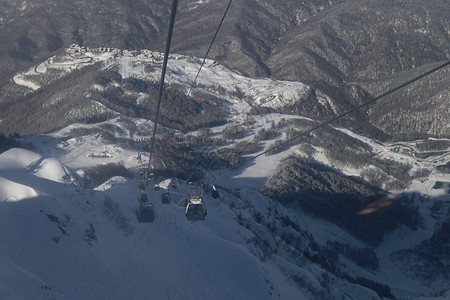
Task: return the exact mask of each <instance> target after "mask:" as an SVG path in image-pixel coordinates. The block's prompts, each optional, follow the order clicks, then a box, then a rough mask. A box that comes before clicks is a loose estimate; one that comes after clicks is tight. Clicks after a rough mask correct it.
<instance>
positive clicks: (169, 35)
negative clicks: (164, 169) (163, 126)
mask: <svg viewBox="0 0 450 300" xmlns="http://www.w3.org/2000/svg"><path fill="white" fill-rule="evenodd" d="M177 6H178V0H173V2H172V10H171V13H170V21H169V30H168V33H167V41H166V51H165V52H164V61H163V66H162V72H161V81H160V85H159V94H158V104H157V106H156V116H155V122H154V125H153V135H152V140H151V144H150V157H149V160H148V171H149V172H150V168H151V162H152V155H153V147H154V146H155V136H156V126H157V124H158V118H159V110H160V107H161V98H162V93H163V90H164V78H165V77H166V69H167V61H168V59H169V51H170V42H171V41H172V32H173V25H174V23H175V15H176V13H177Z"/></svg>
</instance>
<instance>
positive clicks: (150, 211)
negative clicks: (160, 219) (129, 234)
mask: <svg viewBox="0 0 450 300" xmlns="http://www.w3.org/2000/svg"><path fill="white" fill-rule="evenodd" d="M136 216H137V219H138V221H139V223H152V222H153V221H154V220H155V208H154V207H153V204H152V203H151V202H149V201H148V198H147V194H145V193H142V194H140V195H139V207H138V208H137V211H136Z"/></svg>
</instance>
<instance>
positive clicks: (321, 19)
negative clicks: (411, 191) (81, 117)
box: [0, 0, 450, 139]
mask: <svg viewBox="0 0 450 300" xmlns="http://www.w3.org/2000/svg"><path fill="white" fill-rule="evenodd" d="M0 4H1V6H2V7H5V8H6V9H5V10H4V11H3V12H2V17H1V23H0V24H1V26H0V37H1V39H2V40H3V41H5V42H4V43H2V46H0V66H1V67H2V70H3V72H2V75H1V78H0V95H1V97H0V101H5V99H9V98H10V97H14V96H15V95H17V94H18V93H19V94H21V93H22V92H23V91H22V90H17V89H14V88H11V86H8V85H7V83H8V80H9V79H10V78H11V76H13V75H14V74H15V73H17V72H19V71H23V70H24V69H26V68H28V67H31V66H32V65H36V64H37V63H40V62H42V61H43V60H45V59H47V58H48V57H50V56H53V55H55V54H58V53H61V51H62V50H63V49H64V48H67V47H68V46H69V45H71V44H72V43H76V44H79V45H84V46H88V47H104V46H108V47H111V46H112V47H116V48H121V49H128V50H132V49H135V50H140V49H152V50H157V51H161V50H162V49H163V43H164V40H165V28H166V22H167V20H168V10H169V4H168V3H164V2H162V1H156V2H155V1H152V2H151V3H148V2H145V1H137V0H135V1H132V2H126V3H125V2H122V1H114V2H110V3H108V5H106V4H105V3H103V2H102V1H93V2H92V1H91V2H89V3H88V4H86V3H84V2H83V1H77V2H74V3H66V2H54V1H43V0H40V1H34V2H33V3H29V2H27V1H7V0H2V1H1V2H0ZM224 8H225V7H224V3H222V1H217V0H215V1H202V2H198V1H187V2H183V3H180V7H179V10H178V16H177V24H176V26H175V33H174V40H173V47H172V51H173V52H174V53H180V54H186V55H189V56H200V57H201V56H203V55H204V53H205V51H206V49H207V46H208V45H209V41H210V39H211V37H212V35H213V33H214V31H213V28H215V27H216V26H217V23H218V20H220V17H221V15H222V13H223V10H224ZM94 12H95V13H94ZM136 12H139V13H136ZM449 12H450V7H449V3H448V1H443V0H440V1H434V2H432V3H431V2H429V1H409V0H402V1H395V2H392V1H376V2H373V1H360V0H346V1H303V2H302V3H298V2H297V1H292V0H284V1H283V2H282V3H281V2H279V1H267V0H266V1H234V2H233V5H232V6H231V9H230V12H229V14H228V16H227V18H226V19H225V23H224V26H223V28H222V30H221V32H220V34H219V36H218V40H217V42H216V44H215V45H214V47H213V48H212V52H211V55H210V58H212V59H214V60H216V61H218V62H220V63H222V64H225V65H228V66H229V67H232V68H234V69H236V70H239V71H240V72H242V73H243V74H245V75H247V76H253V77H254V76H258V77H271V78H273V79H279V80H292V81H299V82H303V83H305V84H307V85H309V86H311V87H312V88H313V89H317V90H320V91H321V92H322V93H324V94H325V95H326V97H328V98H331V99H333V101H334V102H335V103H336V105H338V107H339V109H340V110H339V111H342V110H346V109H348V108H350V107H353V106H354V105H356V104H359V103H361V102H362V101H365V100H368V99H370V98H371V97H375V96H377V95H378V94H380V92H382V91H384V90H386V89H387V88H389V87H392V86H394V85H395V84H397V83H399V82H404V81H406V80H407V79H408V78H411V76H413V74H415V73H417V71H421V70H426V69H429V68H431V67H432V66H433V64H435V63H438V62H442V61H445V60H448V59H449V56H450V55H449V52H448V51H449V50H448V49H449V47H448V45H449V36H448V32H449V26H450V25H449V21H448V18H447V16H448V14H449ZM186 37H189V38H186ZM416 70H417V71H416ZM430 80H431V81H429V84H424V85H417V86H415V87H414V88H413V89H410V90H409V92H408V94H407V95H402V96H401V98H405V97H407V98H408V99H412V100H413V102H414V103H413V104H410V105H409V104H408V102H409V101H406V100H401V101H400V102H402V103H403V105H402V106H403V107H405V108H404V110H398V109H394V110H389V112H390V114H386V113H385V112H384V111H378V110H374V111H372V110H371V111H369V112H368V114H366V113H365V112H360V113H357V114H355V115H354V116H353V117H352V118H353V120H356V122H357V123H361V122H362V121H364V120H369V121H370V122H371V124H372V125H374V126H375V127H377V128H378V129H381V130H382V131H384V132H385V133H386V134H387V135H388V136H391V137H392V138H394V139H405V138H407V139H415V138H425V137H428V136H429V135H431V136H435V137H448V136H449V133H448V128H447V126H445V124H443V125H440V126H438V127H437V128H436V126H435V125H432V123H433V121H431V120H432V119H436V118H442V119H443V120H445V119H448V109H447V108H446V107H447V106H446V101H445V99H446V98H448V88H447V87H448V70H447V71H446V70H443V71H442V72H441V73H440V74H436V75H435V76H434V77H433V78H432V79H430ZM430 84H431V87H430ZM390 102H396V101H390ZM420 103H426V105H421V104H420ZM394 105H395V104H394ZM440 112H442V113H440ZM419 114H420V115H419ZM410 116H413V117H412V118H413V119H414V120H415V121H414V122H411V121H408V120H407V119H408V118H409V117H410ZM433 126H434V127H433ZM431 127H433V128H431ZM370 131H372V134H376V133H374V132H373V131H374V130H373V129H370ZM430 132H431V133H430Z"/></svg>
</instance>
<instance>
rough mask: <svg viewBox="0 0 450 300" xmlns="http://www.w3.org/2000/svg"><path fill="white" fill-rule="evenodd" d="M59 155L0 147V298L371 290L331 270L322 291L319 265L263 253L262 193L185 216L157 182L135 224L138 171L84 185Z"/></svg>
mask: <svg viewBox="0 0 450 300" xmlns="http://www.w3.org/2000/svg"><path fill="white" fill-rule="evenodd" d="M99 146H100V145H99ZM46 161H49V162H51V163H45V162H46ZM56 162H57V161H56V159H46V158H44V157H42V156H41V155H39V154H37V153H34V152H31V151H28V150H23V149H11V150H9V151H7V152H5V153H3V154H1V155H0V165H1V169H0V180H1V182H2V184H1V185H0V195H1V200H0V236H1V240H2V243H0V265H1V266H2V268H0V278H1V279H2V280H0V295H1V296H2V299H3V298H4V299H27V298H29V296H30V295H33V298H35V299H111V298H114V299H124V298H126V299H147V298H148V297H151V298H155V299H211V298H215V299H216V298H217V299H272V298H277V299H279V298H281V299H308V298H311V297H312V296H311V295H314V294H315V293H319V294H322V295H327V297H329V298H336V299H340V295H343V293H344V292H345V293H347V294H351V295H356V296H357V295H365V296H364V297H365V298H366V297H369V295H370V298H373V299H376V298H377V297H376V296H375V295H376V294H374V292H372V291H369V290H367V289H364V288H362V287H359V286H356V285H352V284H348V283H345V282H342V281H341V280H339V279H337V278H334V279H333V281H334V283H333V284H334V285H335V286H336V287H339V288H337V290H333V291H328V292H325V290H326V288H325V286H324V284H325V282H324V281H323V279H322V276H323V274H324V273H326V272H325V271H323V270H320V269H317V267H316V266H315V265H313V264H311V263H309V262H307V261H305V262H304V263H302V264H301V265H298V264H297V265H295V264H292V262H289V260H287V259H286V257H283V255H277V254H274V252H273V251H269V252H267V249H266V248H265V246H264V247H262V244H260V243H259V242H257V241H258V240H260V239H261V238H262V239H264V240H266V241H272V242H269V243H271V246H270V247H271V248H274V249H276V248H277V247H278V246H277V242H276V240H274V239H273V238H272V237H271V234H270V231H267V229H264V227H260V225H257V223H256V222H255V221H253V220H252V218H253V215H254V213H256V212H257V211H260V212H261V213H264V214H268V208H269V210H270V207H273V209H274V208H275V207H278V208H277V209H279V210H280V213H281V211H283V210H284V208H282V207H280V206H279V205H277V204H276V203H273V202H271V201H270V200H269V199H268V198H266V197H264V196H262V195H260V194H259V193H255V192H253V191H247V192H245V191H242V192H241V196H239V197H238V196H236V195H233V194H229V193H227V192H225V191H223V190H220V191H221V198H219V199H214V198H212V197H210V196H206V197H205V203H206V205H207V208H208V217H207V219H206V220H205V221H204V222H197V223H190V222H188V221H187V220H186V219H185V216H184V208H183V207H182V204H180V203H171V204H162V203H161V201H160V196H161V193H162V192H163V191H164V189H162V190H161V191H153V190H148V191H147V193H148V195H149V199H151V200H152V201H153V203H154V205H155V210H156V220H155V222H154V223H152V224H139V223H138V222H137V220H136V218H135V215H134V208H135V207H136V204H137V199H136V198H137V181H136V180H134V179H125V178H123V177H113V178H111V179H110V180H108V181H107V182H105V183H104V184H102V185H100V186H99V187H97V188H95V189H92V190H88V189H85V188H84V187H83V186H82V184H80V183H78V182H79V178H77V175H76V174H74V173H70V171H68V170H69V168H67V167H64V166H63V165H62V164H61V163H56ZM67 174H68V176H66V177H65V178H68V177H70V178H71V179H69V180H67V179H65V180H63V179H62V176H64V175H67ZM18 186H20V187H22V188H18ZM28 190H33V191H35V192H34V193H28V194H27V193H26V191H28ZM11 199H15V201H12V200H11ZM272 211H273V210H272ZM285 213H289V212H285ZM239 220H240V221H239ZM243 220H244V221H245V222H244V223H245V224H246V226H243V225H242V224H241V222H242V221H243ZM251 224H253V225H251ZM258 228H259V229H258ZM261 247H262V248H261ZM264 249H265V250H264ZM294 274H296V275H295V276H294ZM300 274H303V275H300ZM289 278H296V279H295V280H296V281H297V282H296V281H292V279H289Z"/></svg>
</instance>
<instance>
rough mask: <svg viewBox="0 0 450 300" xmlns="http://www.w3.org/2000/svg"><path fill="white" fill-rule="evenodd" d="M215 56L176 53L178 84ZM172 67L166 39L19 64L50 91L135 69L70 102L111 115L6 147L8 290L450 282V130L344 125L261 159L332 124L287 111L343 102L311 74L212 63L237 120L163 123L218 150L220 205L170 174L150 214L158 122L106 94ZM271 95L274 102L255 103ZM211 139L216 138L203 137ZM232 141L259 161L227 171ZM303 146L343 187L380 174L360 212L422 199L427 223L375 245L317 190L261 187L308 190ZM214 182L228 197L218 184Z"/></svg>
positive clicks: (416, 291) (296, 295)
mask: <svg viewBox="0 0 450 300" xmlns="http://www.w3.org/2000/svg"><path fill="white" fill-rule="evenodd" d="M199 64H200V61H199V60H198V59H196V58H190V57H186V56H181V55H172V56H171V59H170V62H169V73H168V77H167V83H168V85H169V86H170V85H177V86H180V87H181V88H182V90H184V91H188V90H189V88H190V85H191V80H192V78H193V77H194V76H195V73H196V71H197V70H198V66H199ZM160 66H161V55H160V54H159V53H156V52H150V51H141V52H140V53H137V52H135V53H131V52H126V51H125V52H124V51H121V50H118V49H86V48H80V47H78V46H73V47H71V48H70V49H68V50H67V55H64V56H59V57H53V58H51V59H49V60H47V61H44V62H42V63H40V64H38V65H36V66H34V67H33V68H31V69H29V70H28V71H25V72H21V73H19V74H16V75H15V76H14V77H13V81H14V82H15V83H16V84H17V85H21V86H22V87H23V88H26V89H27V90H30V91H31V90H33V89H43V90H45V87H47V86H49V85H51V84H52V82H56V81H57V80H60V78H64V76H65V75H68V76H70V75H71V74H75V75H80V74H81V75H83V73H82V72H84V71H83V70H86V68H89V67H92V68H94V67H95V68H99V70H100V72H105V73H106V72H108V71H111V70H117V73H118V74H119V75H120V76H116V74H115V73H114V74H113V77H114V76H116V77H117V78H120V80H119V79H118V80H116V79H113V80H111V79H110V78H107V80H106V81H105V83H103V82H101V84H99V83H97V82H95V81H92V82H89V85H86V88H85V89H84V90H81V91H79V92H81V93H82V94H83V97H84V99H86V101H87V103H88V105H89V106H86V107H82V108H83V109H81V108H80V107H74V108H73V109H72V110H71V111H70V116H83V114H86V113H89V112H94V114H99V113H105V114H107V115H108V119H107V120H105V121H103V122H94V123H91V124H79V123H75V124H71V125H69V126H67V127H64V128H63V129H60V130H58V131H55V132H53V133H48V134H41V135H33V136H29V137H24V138H22V141H24V142H28V143H32V144H33V145H34V148H33V149H31V150H24V149H18V148H14V149H10V150H8V151H6V152H4V153H2V154H0V239H1V243H0V266H1V267H0V298H1V299H3V298H5V299H8V298H11V299H27V298H29V297H30V295H33V298H38V299H48V298H54V299H79V298H86V299H107V298H108V299H109V298H119V299H122V298H131V299H146V298H149V297H150V298H152V297H154V298H156V299H171V298H175V299H210V298H219V299H230V298H231V299H272V298H278V299H379V298H382V297H384V298H393V297H396V298H400V299H414V298H419V297H430V298H434V299H445V298H446V297H448V296H450V295H449V294H448V293H449V292H448V290H449V288H450V286H449V284H448V276H449V271H448V266H449V263H448V255H446V254H445V250H446V249H448V245H447V244H445V241H446V238H447V237H448V232H447V231H446V230H447V229H446V228H447V227H446V224H448V222H449V214H448V209H449V203H450V197H449V182H450V178H449V173H448V165H449V162H450V154H449V151H448V143H449V141H448V140H447V139H429V140H417V141H409V142H395V143H383V142H380V141H377V140H374V139H371V138H369V137H366V136H364V135H362V134H357V133H355V132H353V131H351V130H349V129H347V128H342V127H336V128H333V127H328V128H326V129H324V130H321V131H317V132H313V134H312V135H311V136H310V137H308V138H307V139H306V140H300V141H298V142H296V143H290V144H288V145H285V146H284V147H282V148H280V149H278V150H277V151H276V153H271V155H266V156H260V157H258V158H256V159H252V156H254V155H257V154H259V153H261V152H262V151H264V150H266V149H268V148H269V147H271V146H272V145H274V144H276V143H277V142H282V141H285V140H286V139H287V138H289V137H290V136H291V135H295V134H296V133H298V132H300V131H302V130H305V129H308V128H309V127H310V126H311V125H312V124H316V123H315V122H316V119H314V118H312V117H311V116H309V117H305V116H301V115H299V114H294V113H292V114H291V113H289V111H284V113H283V114H282V113H277V112H274V110H283V109H284V108H290V107H291V106H292V105H293V104H298V103H305V102H307V101H313V102H314V103H315V107H323V109H326V110H327V111H330V112H332V113H333V112H334V113H336V112H338V111H339V109H340V108H339V107H338V104H336V103H335V102H333V100H332V99H330V98H327V97H326V96H324V94H322V93H321V91H320V90H313V89H312V88H311V87H309V86H307V85H305V84H303V83H300V82H289V81H274V80H270V79H252V78H247V77H245V76H243V75H242V74H240V73H238V72H236V71H233V70H229V69H228V68H226V67H224V66H221V65H220V64H217V63H216V62H214V61H207V64H206V65H205V68H204V70H203V71H202V73H201V76H200V77H199V80H198V83H197V86H196V87H195V88H194V92H195V93H196V94H195V95H197V96H198V95H212V96H214V97H216V98H215V99H216V100H215V101H217V102H214V103H217V106H220V109H221V110H223V111H225V112H226V117H225V122H224V123H223V124H219V125H217V126H216V125H214V126H210V128H209V130H210V131H209V132H207V134H206V135H205V134H204V132H203V133H202V130H201V129H200V130H192V131H190V132H187V133H182V132H180V131H179V130H176V129H173V128H169V127H168V126H162V127H161V128H162V131H161V134H160V136H161V138H163V137H164V136H169V137H170V139H171V140H173V141H175V142H178V143H188V141H190V142H189V143H191V144H186V145H190V146H189V149H193V151H194V153H197V154H202V155H204V156H203V158H210V157H211V156H212V157H213V159H212V160H211V163H209V162H210V161H207V162H205V161H203V162H204V163H203V164H202V166H203V167H205V168H206V169H207V172H206V177H205V195H204V201H205V205H206V207H207V210H208V215H207V218H206V220H205V221H204V222H200V221H199V222H194V223H191V222H189V221H187V220H186V217H185V215H184V202H183V197H181V198H179V197H178V198H177V197H173V198H172V199H176V201H173V200H172V202H171V203H169V204H164V203H162V201H161V200H162V197H163V195H164V194H165V193H167V192H169V194H170V193H173V188H172V190H171V187H173V186H175V187H177V189H178V190H181V191H183V188H182V186H183V184H184V183H183V180H181V179H180V178H175V177H171V176H166V177H165V178H159V179H155V182H153V183H155V184H158V186H159V187H160V189H157V190H154V189H152V188H151V187H148V188H147V189H146V193H147V195H148V198H149V199H150V201H151V202H152V203H153V204H154V206H155V213H156V218H155V221H154V223H151V224H140V223H138V222H137V219H136V216H135V209H136V207H137V205H138V186H139V179H138V178H139V176H138V173H139V169H140V168H141V167H142V166H146V165H147V163H148V154H147V152H146V150H145V149H146V148H145V145H146V142H147V141H148V139H149V137H150V128H152V126H153V124H152V122H150V121H148V120H145V119H142V118H136V117H126V116H125V115H124V114H123V113H119V112H118V111H115V110H114V109H112V108H111V107H107V106H105V104H103V103H100V100H101V99H100V98H96V95H99V94H101V92H103V91H107V90H108V89H111V90H114V89H117V90H121V89H122V90H123V94H122V95H125V96H124V97H126V96H130V99H133V101H135V102H133V105H136V106H137V107H139V105H140V103H141V102H140V101H144V100H143V99H144V98H145V93H144V92H142V91H140V88H139V90H132V89H129V87H128V86H127V84H128V83H127V79H129V78H133V79H134V80H136V81H132V82H133V83H139V84H141V82H140V81H139V80H141V81H142V82H144V81H146V80H147V81H148V82H151V81H155V80H157V79H158V78H159V74H160ZM96 70H97V69H96ZM77 71H79V72H80V73H76V72H77ZM87 74H88V73H87ZM102 74H103V73H102ZM85 76H87V75H85ZM71 78H72V80H75V79H74V78H75V77H71ZM89 78H90V77H89ZM96 91H97V92H98V93H99V94H95V93H96ZM148 93H149V92H147V94H148ZM66 99H67V98H65V96H64V95H63V94H59V96H57V95H52V97H51V98H50V99H48V101H46V102H44V103H45V106H46V107H48V106H52V105H54V106H58V105H62V103H65V102H66V101H65V100H66ZM127 99H128V98H127ZM217 99H218V100H217ZM69 100H70V99H69ZM199 101H200V100H199ZM202 101H203V100H202ZM205 101H206V100H205ZM199 103H200V102H199ZM255 109H256V110H258V109H259V110H261V111H259V112H256V114H255V112H254V110H255ZM264 109H269V110H267V111H266V110H264ZM271 109H273V110H271ZM319 117H320V116H318V118H319ZM236 128H237V129H236ZM203 129H204V128H203ZM235 129H236V130H235ZM230 132H231V133H230ZM226 133H227V134H226ZM205 136H206V137H205ZM226 136H231V137H226ZM200 137H205V138H208V139H210V140H211V141H212V142H211V143H212V144H214V142H215V143H216V144H215V146H208V147H206V145H203V144H201V145H197V144H198V143H199V142H198V141H197V142H196V139H199V138H200ZM192 140H193V141H192ZM196 143H197V144H196ZM164 145H165V146H166V147H167V148H169V147H170V146H171V145H172V144H164ZM208 145H209V144H208ZM239 145H244V149H243V150H242V149H241V148H239V147H242V146H239ZM249 145H253V146H254V147H253V148H252V147H251V146H249ZM163 148H164V147H163ZM250 148H251V149H252V150H251V151H250V150H249V149H250ZM230 149H235V151H236V152H237V153H238V154H239V156H241V157H242V158H244V159H246V160H248V161H247V162H245V163H243V164H239V165H237V167H236V168H235V169H231V170H226V172H222V171H223V170H218V169H215V168H214V162H216V161H222V160H226V158H227V156H226V155H222V154H221V152H220V151H224V152H225V153H227V152H226V151H230ZM240 149H241V150H240ZM336 149H337V150H336ZM163 150H164V149H163ZM163 150H161V149H160V155H161V156H162V157H161V159H162V161H164V162H165V163H167V164H168V163H169V161H170V159H169V154H170V153H169V152H167V151H166V152H164V151H163ZM164 155H167V157H164ZM221 155H222V156H221ZM217 157H220V159H216V158H217ZM289 157H295V158H299V157H302V158H303V159H304V160H305V161H314V163H320V164H322V165H324V166H326V168H333V169H334V170H339V173H336V172H335V171H333V172H335V173H332V172H331V171H330V172H329V171H328V169H324V170H319V171H320V172H322V173H320V172H319V171H317V172H318V174H319V175H321V176H325V175H327V176H328V175H329V174H335V175H333V176H334V177H331V175H329V176H330V178H331V179H330V180H329V181H325V184H324V185H326V184H329V186H330V188H332V189H334V190H336V191H338V190H342V189H344V190H345V189H348V191H351V192H352V193H353V192H355V191H356V192H357V191H358V189H357V188H354V187H352V185H354V186H356V187H359V186H368V184H367V183H361V179H364V180H366V181H368V182H370V183H371V184H372V187H373V186H375V187H377V189H378V190H376V191H377V193H378V192H380V194H375V195H377V196H378V195H380V196H383V198H382V199H377V201H373V202H370V203H365V204H364V205H366V204H367V205H366V206H364V207H363V208H362V209H361V211H360V214H359V215H367V216H368V218H370V216H371V214H372V213H374V214H373V215H376V212H377V211H388V212H389V209H390V207H397V206H395V204H396V203H400V204H401V205H404V206H398V207H400V208H408V209H411V210H412V211H415V212H417V215H418V216H419V217H420V218H418V220H416V221H417V224H416V225H417V226H416V227H414V226H409V227H408V226H405V225H401V224H403V223H401V222H400V223H399V224H397V223H396V226H397V225H398V226H397V227H395V228H394V229H393V230H389V231H387V233H386V235H384V238H383V239H382V241H381V242H380V243H378V244H376V245H373V244H371V243H370V240H369V239H364V237H361V236H358V237H355V235H354V234H350V233H349V232H348V231H347V230H348V228H346V227H345V226H341V227H339V226H337V225H336V224H338V225H339V222H336V221H335V220H329V219H328V220H327V218H326V216H323V215H320V214H317V213H314V212H311V211H307V210H305V208H304V207H303V206H302V202H301V201H299V202H298V203H297V202H296V203H291V204H287V203H285V202H283V200H284V199H279V198H278V197H272V198H270V197H268V196H266V195H264V194H263V193H261V191H264V190H267V189H268V188H272V190H271V191H272V192H275V194H276V195H282V193H281V192H282V191H278V190H277V189H276V188H275V189H273V186H274V185H273V184H272V183H274V182H277V180H280V178H281V181H280V183H281V184H280V185H279V186H283V185H284V184H287V190H288V191H289V190H290V189H291V190H292V191H294V189H295V190H296V191H300V192H301V191H302V190H301V184H297V185H289V182H290V181H289V180H290V179H292V178H294V179H297V178H296V177H295V176H296V174H295V173H293V174H291V175H290V176H291V177H288V178H286V177H285V174H284V173H283V170H284V169H283V168H281V167H280V166H282V162H283V161H284V159H286V158H289ZM230 161H231V160H230ZM105 165H106V166H107V167H104V166H105ZM180 165H182V162H180ZM102 166H103V167H102ZM286 169H287V168H286ZM124 170H125V171H124ZM308 170H309V169H308ZM130 171H131V173H130ZM323 174H325V175H323ZM352 176H353V177H352ZM325 177H326V176H325ZM354 177H358V178H359V179H357V180H356V179H354ZM336 178H345V180H343V181H338V180H336V181H335V179H336ZM322 183H323V182H321V184H322ZM271 184H272V185H271ZM212 185H214V186H215V187H216V188H217V190H218V193H219V197H218V198H217V197H213V194H212V192H211V189H212ZM275 186H276V185H275ZM317 186H319V185H317ZM372 187H371V188H372ZM263 188H264V189H263ZM352 188H353V190H352ZM381 189H382V190H381ZM383 193H385V194H383ZM178 194H179V193H178ZM356 194H357V193H356ZM305 195H306V194H305ZM357 195H360V194H357ZM305 198H306V196H305ZM298 199H299V200H301V199H302V197H298ZM378 200H379V201H378ZM402 216H403V215H402ZM341 217H345V218H347V217H348V219H357V218H356V217H355V216H341ZM393 217H394V218H395V217H396V215H393ZM374 219H375V221H376V222H380V223H378V224H381V223H382V222H383V220H378V219H376V218H375V217H374ZM375 224H377V223H375ZM340 225H342V224H340ZM343 228H344V229H343ZM346 229H347V230H346ZM371 230H373V231H376V230H377V227H374V228H372V229H371ZM437 244H439V245H440V246H439V247H438V246H437ZM430 278H431V279H430Z"/></svg>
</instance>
